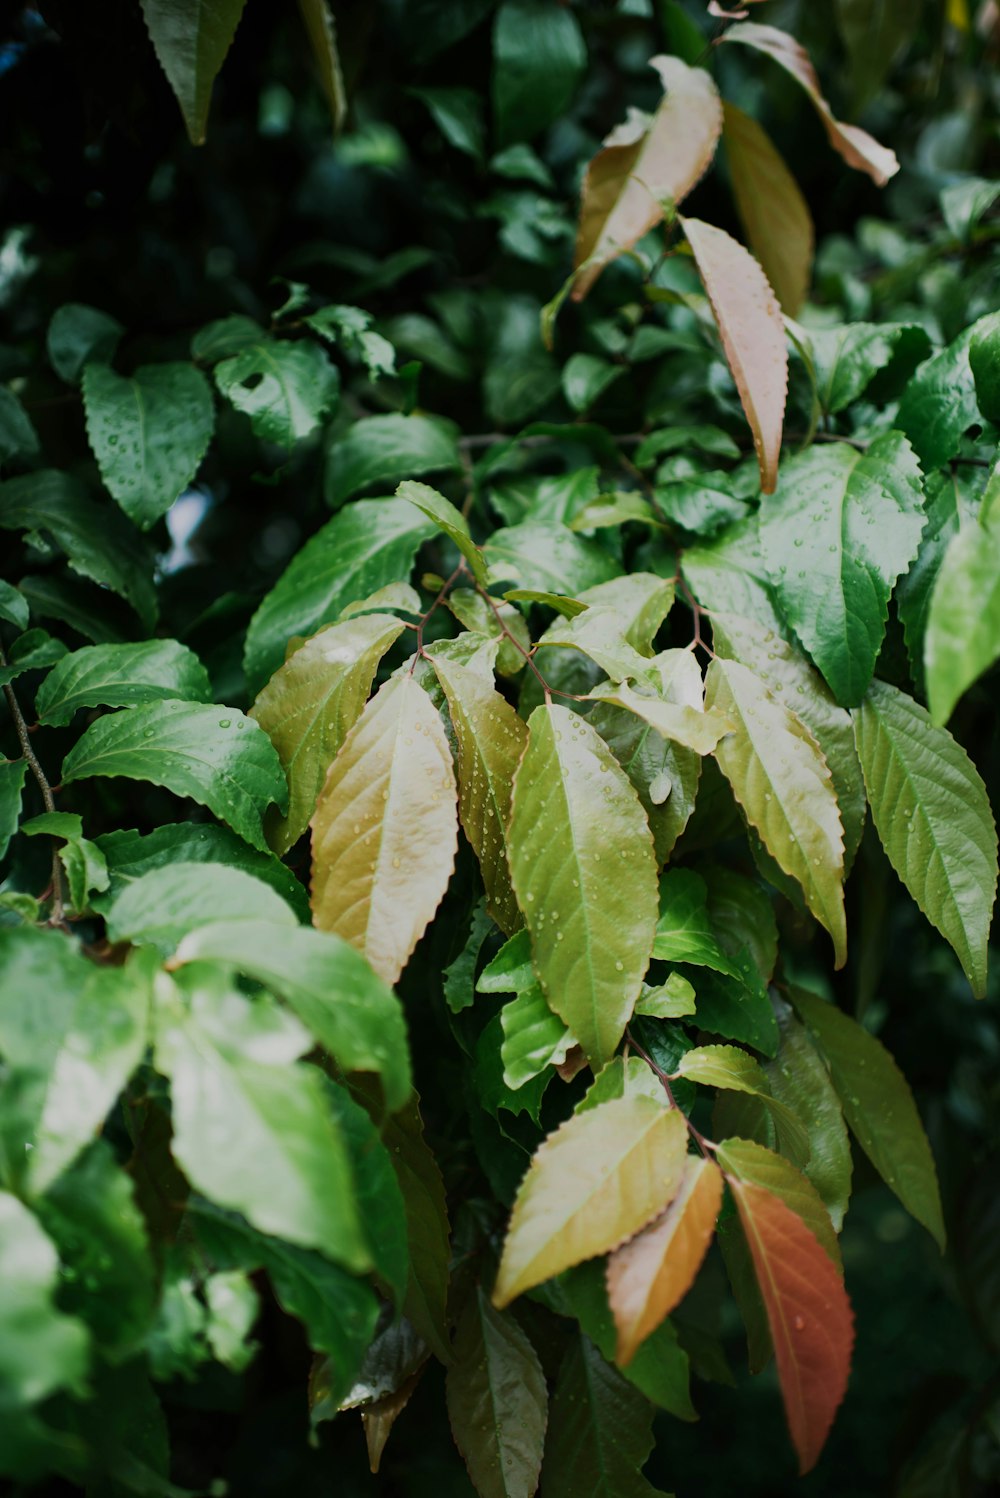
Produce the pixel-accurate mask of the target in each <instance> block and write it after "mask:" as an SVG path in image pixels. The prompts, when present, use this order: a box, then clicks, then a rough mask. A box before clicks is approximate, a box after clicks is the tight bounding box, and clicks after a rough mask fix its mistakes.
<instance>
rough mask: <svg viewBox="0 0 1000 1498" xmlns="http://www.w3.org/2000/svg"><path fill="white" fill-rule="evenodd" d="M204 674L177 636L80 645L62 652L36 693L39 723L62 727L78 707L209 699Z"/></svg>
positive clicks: (206, 678) (209, 691) (121, 705)
mask: <svg viewBox="0 0 1000 1498" xmlns="http://www.w3.org/2000/svg"><path fill="white" fill-rule="evenodd" d="M211 696H212V689H211V686H210V685H209V680H208V673H207V672H206V670H205V668H204V666H203V665H202V664H201V661H200V660H199V659H198V657H197V656H196V655H195V654H194V652H193V651H192V650H188V648H187V646H185V645H179V644H178V643H177V641H176V640H146V641H145V642H144V643H143V644H141V645H85V646H84V647H83V649H82V650H74V651H73V652H72V653H71V654H70V655H66V656H63V658H62V659H61V660H60V661H59V663H58V664H57V665H56V666H55V667H54V669H53V670H52V671H50V672H49V674H48V676H47V677H46V678H45V680H44V681H43V682H42V685H41V686H40V687H39V689H38V692H37V693H36V695H35V711H36V713H37V716H38V721H39V722H40V723H52V724H55V725H57V726H63V725H65V724H67V723H69V722H70V721H71V719H72V717H73V714H74V713H75V712H76V710H77V708H80V707H98V706H100V707H133V706H137V705H139V704H141V703H144V702H159V701H169V700H170V699H171V698H180V699H182V700H184V701H187V702H208V701H210V700H211Z"/></svg>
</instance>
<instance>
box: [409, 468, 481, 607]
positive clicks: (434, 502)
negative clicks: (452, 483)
mask: <svg viewBox="0 0 1000 1498" xmlns="http://www.w3.org/2000/svg"><path fill="white" fill-rule="evenodd" d="M396 498H397V499H406V500H409V502H410V504H411V505H415V506H416V508H417V509H418V510H419V511H420V512H421V514H422V515H426V516H427V518H428V520H433V522H434V524H435V525H436V526H437V527H438V529H439V530H441V531H443V532H444V534H445V535H446V536H447V537H448V539H449V541H452V542H453V543H454V545H455V546H457V548H458V550H459V551H460V552H461V554H462V556H463V557H464V558H465V560H466V561H467V562H468V564H469V570H470V572H471V573H472V575H473V577H474V578H475V579H476V582H477V583H478V584H479V585H480V587H482V588H485V586H486V559H485V558H484V556H483V554H482V552H481V551H480V550H479V547H478V546H477V545H476V543H475V541H473V539H472V537H471V536H470V534H469V522H468V521H467V520H466V518H465V516H464V515H463V514H462V512H461V510H456V508H455V506H454V505H453V504H452V503H451V501H450V500H448V499H445V497H444V495H443V494H439V493H438V491H437V490H436V489H432V488H431V486H430V484H418V483H416V482H415V481H414V480H413V479H406V480H405V481H404V482H403V483H402V484H400V485H399V487H398V489H397V490H396Z"/></svg>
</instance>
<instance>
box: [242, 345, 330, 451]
mask: <svg viewBox="0 0 1000 1498" xmlns="http://www.w3.org/2000/svg"><path fill="white" fill-rule="evenodd" d="M213 374H214V376H215V383H216V385H217V386H218V387H219V390H220V392H221V393H222V395H224V396H225V397H226V399H227V400H228V401H230V402H231V403H232V405H234V406H235V407H236V409H237V411H242V412H243V413H244V414H245V415H246V416H248V417H249V418H250V425H251V426H252V427H253V430H254V432H255V433H256V435H257V436H258V437H261V438H263V439H264V441H266V442H277V443H279V444H280V445H281V446H282V447H293V446H294V445H295V443H296V442H298V441H299V440H300V439H301V438H303V437H308V436H309V435H310V433H311V432H314V431H315V430H316V428H317V427H318V426H319V425H320V423H321V421H322V420H323V418H324V416H326V415H328V413H329V412H330V411H331V410H332V409H333V407H334V405H335V404H336V400H337V393H338V391H339V389H340V376H339V375H338V373H337V369H336V367H335V366H334V365H333V364H331V363H330V360H329V358H328V357H327V355H326V354H325V353H324V351H323V349H321V348H320V346H319V344H318V343H313V342H312V341H308V342H301V343H287V342H284V341H283V340H280V339H276V338H265V337H262V338H260V339H259V340H258V341H257V342H256V343H254V344H251V345H250V346H249V347H247V348H244V349H241V350H240V352H239V353H238V354H234V355H233V356H232V357H231V358H229V359H223V360H222V361H221V363H219V364H216V366H215V369H214V370H213Z"/></svg>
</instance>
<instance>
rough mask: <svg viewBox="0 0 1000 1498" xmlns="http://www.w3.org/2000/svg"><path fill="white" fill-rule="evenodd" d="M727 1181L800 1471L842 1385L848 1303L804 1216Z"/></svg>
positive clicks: (811, 1459) (850, 1335) (821, 1439)
mask: <svg viewBox="0 0 1000 1498" xmlns="http://www.w3.org/2000/svg"><path fill="white" fill-rule="evenodd" d="M728 1179H729V1183H730V1188H731V1190H732V1192H733V1196H734V1197H735V1199H736V1206H737V1209H738V1211H739V1214H740V1222H741V1223H742V1226H743V1231H744V1233H745V1235H746V1239H747V1243H748V1245H749V1248H750V1253H751V1255H752V1257H753V1263H754V1269H755V1271H756V1275H757V1283H758V1285H759V1287H760V1292H761V1295H762V1296H763V1299H764V1305H765V1307H766V1309H767V1319H768V1324H769V1326H770V1328H771V1337H772V1339H773V1341H774V1352H775V1358H776V1360H777V1364H778V1377H779V1379H780V1380H781V1393H782V1398H783V1399H784V1403H785V1413H786V1415H787V1417H788V1426H789V1430H790V1432H791V1436H792V1443H793V1445H794V1446H795V1450H796V1452H797V1454H798V1458H799V1470H800V1472H803V1473H805V1472H809V1471H811V1469H812V1468H813V1467H814V1466H815V1465H816V1462H817V1461H818V1459H819V1454H820V1452H821V1450H822V1449H823V1445H824V1443H825V1441H826V1438H827V1435H828V1434H829V1430H830V1426H831V1425H832V1424H833V1418H834V1416H835V1414H836V1412H837V1408H838V1406H839V1405H840V1402H841V1400H842V1399H843V1397H844V1393H845V1391H846V1389H847V1379H848V1374H849V1372H850V1361H851V1348H852V1346H853V1343H854V1318H853V1315H852V1312H851V1306H850V1302H849V1301H848V1299H847V1293H846V1291H845V1290H844V1285H843V1281H842V1280H841V1278H840V1276H839V1274H838V1273H837V1270H836V1269H835V1268H834V1266H833V1264H832V1263H831V1262H830V1260H829V1258H828V1257H827V1255H826V1254H825V1253H824V1252H823V1249H822V1248H821V1247H820V1245H819V1243H818V1242H817V1240H816V1238H815V1237H814V1236H813V1234H812V1233H811V1232H810V1231H809V1229H808V1228H807V1227H806V1225H805V1223H804V1222H803V1221H802V1219H801V1218H800V1217H798V1216H797V1215H796V1214H795V1213H794V1212H793V1211H792V1210H791V1209H790V1208H789V1207H787V1206H786V1205H785V1203H784V1202H783V1201H782V1200H781V1199H780V1198H779V1197H777V1196H773V1195H772V1194H771V1192H770V1191H767V1190H765V1189H764V1188H763V1187H761V1186H756V1185H747V1184H746V1183H745V1182H743V1181H742V1180H739V1179H738V1178H734V1177H732V1176H730V1177H729V1178H728Z"/></svg>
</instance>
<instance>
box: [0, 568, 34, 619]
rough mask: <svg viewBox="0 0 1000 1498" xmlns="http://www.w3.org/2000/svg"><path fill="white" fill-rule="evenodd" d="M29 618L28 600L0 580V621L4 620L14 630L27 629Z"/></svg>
mask: <svg viewBox="0 0 1000 1498" xmlns="http://www.w3.org/2000/svg"><path fill="white" fill-rule="evenodd" d="M29 617H30V615H29V610H28V600H27V599H26V598H25V596H24V594H23V593H21V592H19V590H18V589H17V588H15V587H14V586H13V585H12V584H11V583H5V582H4V581H3V579H2V578H0V619H6V621H7V623H8V624H13V626H14V628H15V629H27V627H28V619H29Z"/></svg>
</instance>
